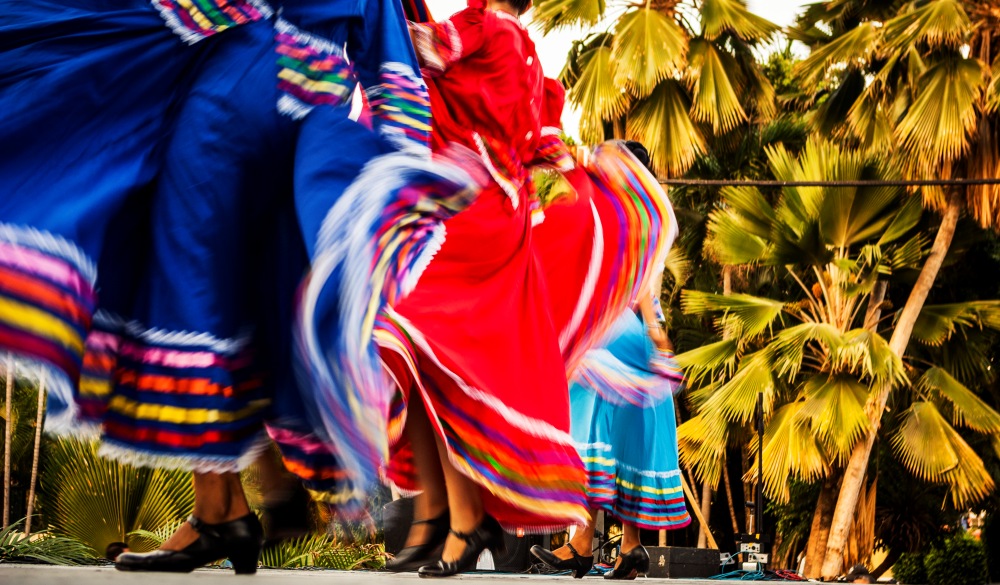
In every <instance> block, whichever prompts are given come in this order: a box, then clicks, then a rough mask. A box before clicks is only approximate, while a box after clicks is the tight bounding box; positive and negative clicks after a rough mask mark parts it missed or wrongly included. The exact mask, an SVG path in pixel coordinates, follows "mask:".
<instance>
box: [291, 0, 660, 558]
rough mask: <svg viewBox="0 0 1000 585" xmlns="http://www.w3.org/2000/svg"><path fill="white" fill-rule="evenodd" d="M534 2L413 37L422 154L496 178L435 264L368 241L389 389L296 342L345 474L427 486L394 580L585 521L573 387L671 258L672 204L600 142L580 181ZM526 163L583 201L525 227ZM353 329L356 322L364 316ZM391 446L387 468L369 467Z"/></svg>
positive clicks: (447, 237)
mask: <svg viewBox="0 0 1000 585" xmlns="http://www.w3.org/2000/svg"><path fill="white" fill-rule="evenodd" d="M528 5H529V0H507V1H503V2H499V1H496V0H490V2H489V4H483V3H481V1H480V0H474V1H473V2H472V3H470V6H469V7H468V8H467V9H465V10H463V11H461V12H459V13H458V14H456V15H454V16H453V17H452V18H450V19H449V20H446V21H443V22H440V23H434V24H426V23H420V24H418V23H414V24H412V25H411V34H412V36H413V38H414V42H415V47H416V49H417V53H418V58H419V60H420V62H421V67H422V71H423V74H424V77H425V79H426V80H427V84H428V92H429V96H430V103H431V113H432V121H433V128H432V144H433V148H434V150H436V151H439V150H443V149H445V148H450V147H451V145H454V144H457V145H460V146H463V147H465V148H467V149H470V150H472V151H473V152H475V153H477V154H478V159H479V161H478V163H477V164H475V165H474V166H476V167H482V168H484V169H485V170H486V172H487V173H488V175H487V176H488V178H489V180H488V181H486V186H485V187H484V188H482V189H481V190H480V192H479V193H478V195H477V197H476V200H475V202H474V203H473V204H472V205H471V206H470V207H469V208H468V209H466V210H464V211H461V212H460V213H458V214H457V215H455V216H454V217H452V218H451V219H448V220H446V221H445V222H444V223H443V226H442V227H441V228H439V229H435V231H434V233H433V242H434V245H433V246H427V249H429V250H433V249H436V254H426V253H423V254H420V255H419V256H415V255H407V254H405V253H404V254H403V256H405V257H406V260H405V265H401V264H400V261H399V260H398V258H399V256H398V255H397V256H393V254H392V253H389V252H387V251H388V250H405V248H406V245H405V242H404V243H397V242H395V240H393V239H392V238H390V237H382V238H379V239H378V241H374V242H371V248H372V249H373V251H374V253H373V256H372V260H371V262H370V265H371V267H372V268H371V272H370V273H369V274H366V275H358V277H357V278H355V279H354V280H353V281H352V282H356V283H357V285H358V287H359V288H365V287H369V288H370V289H371V291H370V292H372V293H374V292H375V291H389V292H388V293H387V294H385V295H384V297H382V298H384V299H385V303H384V304H383V301H380V300H379V299H377V298H373V300H372V302H370V303H368V305H367V307H368V308H367V309H366V311H371V310H372V307H375V306H378V307H381V311H380V312H378V317H377V318H374V317H373V318H371V321H374V322H375V323H374V342H375V343H377V345H378V346H379V349H380V352H379V354H380V356H381V360H382V361H383V362H384V365H385V366H386V371H387V372H388V373H389V377H390V378H391V380H392V382H393V383H392V384H388V383H386V381H385V380H384V378H383V377H382V376H381V372H376V371H374V370H375V369H377V366H378V364H377V363H375V364H373V363H372V360H371V359H369V358H366V357H365V356H367V355H369V354H368V350H367V349H366V348H365V347H361V348H358V347H357V344H352V343H350V342H349V341H341V342H339V345H338V346H337V347H336V348H334V349H332V350H331V349H330V348H327V347H323V344H322V343H313V344H312V345H309V347H310V348H311V349H312V351H311V352H310V354H309V356H308V358H309V359H308V360H307V366H308V368H309V369H310V372H311V373H312V374H313V376H314V380H315V382H314V387H315V388H316V389H317V390H316V394H317V397H318V399H319V401H320V403H322V402H324V401H326V402H329V403H331V404H333V403H336V404H341V405H343V406H344V408H342V409H341V408H338V409H327V410H328V411H330V412H331V413H333V414H331V417H330V418H329V420H324V421H323V422H324V426H325V429H326V430H327V432H329V433H330V434H331V435H335V434H336V433H337V432H338V429H342V431H341V432H342V433H343V434H344V435H345V437H346V436H347V434H348V433H350V439H349V440H344V441H338V443H337V444H338V445H341V447H339V449H340V450H344V449H348V450H350V453H348V455H356V456H348V457H344V458H343V461H344V462H345V466H346V467H347V469H346V473H348V474H351V475H354V476H357V477H364V476H368V475H370V474H371V467H373V466H376V465H379V464H381V463H384V464H385V469H384V470H383V471H384V473H385V475H386V477H387V479H388V480H390V481H392V482H393V483H395V484H396V485H397V486H398V487H399V488H401V489H402V490H403V491H409V492H418V491H419V492H421V493H422V495H421V496H420V497H418V498H417V501H416V505H415V518H416V522H415V523H414V527H413V528H412V529H411V533H410V537H409V540H408V543H407V544H408V546H407V547H406V548H405V549H404V550H403V551H402V552H401V553H400V554H399V555H397V557H396V558H395V559H394V560H393V561H391V562H390V563H389V565H388V568H389V569H390V570H396V571H405V570H414V569H418V568H419V570H420V573H421V575H424V576H448V575H452V574H455V573H456V572H459V571H462V570H467V569H469V568H471V567H472V566H473V565H474V563H475V561H476V559H477V558H478V556H479V554H480V552H481V551H482V550H483V549H484V548H487V547H494V546H496V545H499V544H501V543H502V540H501V537H502V532H503V528H506V529H515V528H517V529H523V530H526V531H545V530H550V529H561V528H563V527H565V526H567V525H570V524H584V523H585V522H586V521H587V519H588V512H587V503H586V497H585V490H584V486H585V479H586V478H585V474H584V469H583V464H582V462H581V460H580V458H579V455H578V453H577V451H576V448H575V444H574V442H573V440H572V437H571V435H570V433H569V429H570V426H569V425H570V417H569V398H568V387H567V377H568V374H569V372H571V371H572V370H573V368H574V367H575V363H576V361H578V359H579V357H580V356H581V355H582V354H583V352H585V351H586V349H588V348H589V347H590V346H591V345H592V344H594V343H595V342H596V341H597V340H598V339H600V338H601V337H602V336H603V335H604V333H605V332H606V330H607V329H608V328H609V327H610V326H611V324H612V323H613V321H614V319H615V317H616V316H617V315H618V314H619V313H620V312H621V311H622V310H624V309H625V308H626V307H628V306H631V305H632V304H633V303H634V301H635V299H636V297H637V295H638V291H639V290H640V288H641V287H643V286H645V285H646V283H647V282H648V280H649V278H650V275H651V274H653V273H658V271H656V270H653V269H651V267H652V266H653V265H654V264H656V263H657V262H662V260H663V258H664V254H665V241H664V240H665V238H664V237H663V231H664V222H663V219H664V217H666V212H665V206H666V205H668V203H667V201H666V198H665V197H663V196H662V191H661V190H659V188H658V186H657V185H656V184H655V179H654V178H653V177H652V176H651V175H649V174H648V173H647V172H646V171H645V170H644V169H643V168H642V166H641V164H639V163H638V162H637V161H635V159H634V158H633V157H632V156H631V155H630V154H629V153H628V152H627V150H625V149H624V147H622V146H620V145H618V144H613V143H612V144H606V145H602V146H600V147H598V148H597V149H596V150H595V151H594V153H593V155H592V157H590V159H591V160H590V162H588V164H587V165H585V166H584V168H577V167H576V166H575V164H574V160H573V157H572V156H570V154H569V152H568V151H567V149H566V147H565V145H564V144H562V142H561V140H560V139H559V137H558V133H559V132H558V130H557V129H556V128H555V127H556V126H558V119H559V114H560V113H561V111H562V98H563V92H562V89H561V87H560V86H559V85H558V83H556V82H552V81H547V80H546V79H545V78H544V76H543V74H542V70H541V66H540V64H539V62H538V55H537V54H536V52H535V47H534V44H533V43H532V41H531V39H530V38H529V36H528V33H527V31H526V30H525V29H524V27H523V26H522V25H521V23H520V22H519V20H518V15H520V14H521V12H523V11H524V10H525V9H527V7H528ZM536 164H546V165H548V166H551V167H553V168H555V169H556V170H558V171H560V172H563V173H565V174H566V176H567V177H568V178H570V180H571V182H572V183H573V184H574V186H575V187H576V196H575V198H572V199H571V200H570V201H569V202H567V204H560V205H554V206H552V207H550V208H549V209H547V210H545V211H544V213H545V215H546V216H547V218H546V219H545V220H544V222H543V223H542V224H541V225H539V226H538V227H536V228H533V223H534V222H533V215H534V216H535V218H536V219H540V216H538V215H536V214H533V213H532V210H533V209H534V207H535V203H536V202H535V201H534V200H535V192H534V186H533V183H532V180H531V167H532V166H533V165H536ZM373 172H374V171H373ZM385 180H392V178H391V177H386V179H385ZM539 243H544V246H539ZM384 250H385V251H384ZM347 255H350V254H349V253H348V254H347ZM314 277H315V278H314V280H313V282H314V283H315V285H310V286H309V287H308V290H307V292H306V294H305V295H304V298H303V304H302V306H303V307H304V310H303V311H302V315H303V316H304V321H303V332H304V333H303V339H305V340H307V341H311V340H315V339H317V337H316V336H315V333H316V332H317V331H320V330H321V329H322V327H323V322H322V321H321V320H319V319H316V318H314V317H313V315H314V314H315V313H316V311H315V310H313V308H314V307H316V306H318V305H321V304H322V299H321V298H320V297H319V296H318V294H317V293H315V292H312V291H318V290H321V289H322V286H323V283H322V273H321V272H319V271H316V270H314ZM365 294H368V293H365ZM363 296H364V295H361V293H356V294H355V293H350V294H342V295H341V298H355V297H356V298H363ZM366 314H367V313H366ZM358 322H359V323H362V324H363V325H364V327H368V323H369V318H368V317H364V318H359V319H358ZM360 333H361V337H355V338H353V339H356V340H357V342H358V343H359V344H361V345H362V346H364V345H365V344H367V343H368V340H367V337H366V336H367V330H361V332H360ZM326 356H333V357H332V359H331V358H330V357H326ZM358 356H361V357H360V359H359V358H358ZM379 411H382V412H385V414H386V417H385V418H384V419H383V418H380V417H379V416H377V413H378V412H379ZM337 413H340V415H342V416H343V417H345V418H346V420H341V419H337V418H333V417H334V416H335V415H337ZM337 416H339V415H337ZM386 438H388V444H387V445H386ZM369 444H370V446H371V447H373V448H369ZM385 447H388V449H387V451H388V461H386V462H378V461H374V460H373V458H372V457H371V456H370V455H369V454H368V453H370V452H378V451H379V450H381V449H384V448H385ZM352 466H356V468H353V467H352Z"/></svg>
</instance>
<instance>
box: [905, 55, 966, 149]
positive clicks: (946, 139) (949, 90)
mask: <svg viewBox="0 0 1000 585" xmlns="http://www.w3.org/2000/svg"><path fill="white" fill-rule="evenodd" d="M982 84H983V70H982V67H981V65H980V63H979V61H977V60H976V59H961V58H956V57H952V58H946V59H944V60H942V61H941V62H940V63H937V64H936V65H934V66H933V67H931V68H930V69H928V70H927V73H925V74H924V75H923V76H922V77H921V78H920V87H921V91H920V93H919V94H918V95H917V97H916V100H914V102H913V104H912V105H911V106H910V108H909V111H908V112H907V113H906V115H905V116H904V117H903V119H902V120H900V122H899V125H898V126H897V129H896V131H897V135H898V136H899V139H900V141H901V143H902V145H903V147H904V148H906V150H908V151H909V152H911V153H917V154H919V155H920V160H922V161H925V162H927V163H931V164H938V163H941V162H944V161H948V160H953V159H955V158H958V157H959V156H961V155H962V154H964V153H965V152H966V151H968V149H969V138H970V136H971V135H972V134H973V132H975V130H976V102H977V100H978V99H979V95H980V93H981V91H982Z"/></svg>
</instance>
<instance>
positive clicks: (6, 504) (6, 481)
mask: <svg viewBox="0 0 1000 585" xmlns="http://www.w3.org/2000/svg"><path fill="white" fill-rule="evenodd" d="M13 408H14V354H13V353H8V354H7V408H6V409H5V411H4V415H5V417H6V418H4V422H3V428H4V433H3V527H4V528H7V527H8V526H10V444H11V433H13V432H14V431H13V426H12V425H11V419H12V418H13V414H14V413H13Z"/></svg>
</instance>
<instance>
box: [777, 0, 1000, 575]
mask: <svg viewBox="0 0 1000 585" xmlns="http://www.w3.org/2000/svg"><path fill="white" fill-rule="evenodd" d="M794 34H795V35H796V36H797V38H799V39H800V40H803V41H805V42H807V43H809V44H810V46H811V47H812V54H811V55H810V57H809V58H808V59H806V60H805V61H803V62H802V63H801V64H800V65H799V67H798V69H797V74H798V77H799V80H800V84H801V86H802V87H803V89H805V90H807V91H808V89H809V88H812V87H815V86H816V85H817V84H820V83H826V84H828V85H829V87H830V90H829V92H823V95H822V96H821V97H822V101H818V102H817V104H816V108H815V111H814V112H813V114H812V116H813V125H814V127H815V128H816V129H817V130H819V131H820V132H823V133H826V134H829V135H832V136H837V137H839V138H840V139H846V140H854V141H856V142H857V143H858V144H860V145H861V146H863V147H865V148H872V149H882V150H885V151H892V152H895V153H896V154H897V155H898V159H899V161H900V164H901V166H902V168H903V172H904V174H905V176H907V177H910V178H917V179H939V178H945V179H950V178H972V179H984V178H990V179H997V178H1000V150H998V149H1000V112H998V106H1000V12H998V11H997V9H996V5H995V3H994V2H991V1H989V0H915V1H911V2H899V1H896V2H869V1H867V0H842V1H837V2H826V3H818V4H814V5H812V6H811V7H810V8H809V9H808V10H807V11H806V12H805V14H804V15H803V17H802V18H801V20H800V22H799V25H798V27H797V29H796V30H795V31H794ZM921 194H922V198H923V200H924V203H925V204H926V205H928V206H929V207H931V208H933V209H935V210H938V211H940V212H941V214H942V221H941V225H940V227H939V229H938V232H937V236H936V238H935V241H934V244H933V246H932V248H931V253H930V254H929V255H928V257H927V260H926V262H925V264H924V266H923V269H922V271H921V274H920V277H919V278H918V280H917V282H916V283H915V285H914V287H913V290H912V293H911V294H910V296H909V298H908V300H907V303H906V305H905V306H904V308H903V310H902V311H901V313H900V315H899V316H898V320H897V323H896V327H895V328H894V330H893V334H892V337H891V338H890V347H891V348H892V351H893V352H894V353H895V354H896V355H899V356H901V355H903V353H904V352H905V350H906V347H907V345H908V344H909V341H910V337H911V329H912V327H913V325H914V323H915V321H916V319H917V317H918V315H919V314H920V312H921V309H922V307H923V305H924V303H925V302H926V299H927V297H928V294H929V292H930V290H931V287H932V285H933V283H934V281H935V279H936V278H937V275H938V272H939V270H940V267H941V264H942V262H943V261H944V258H945V255H946V253H947V250H948V248H949V246H950V245H951V242H952V239H953V238H954V234H955V228H956V225H957V223H958V219H959V216H960V214H961V212H962V211H965V212H967V213H968V214H969V215H970V216H972V217H974V218H975V219H976V220H977V221H978V222H979V223H980V224H981V225H982V226H984V227H987V228H992V229H994V230H1000V185H977V186H970V187H965V188H961V187H946V188H923V189H922V190H921ZM890 390H891V388H890V387H888V386H885V387H882V388H881V389H880V391H879V392H877V393H875V394H874V395H873V396H872V397H871V399H870V401H869V404H868V405H867V408H866V410H867V411H868V413H869V418H870V419H871V424H870V425H869V429H868V430H867V432H866V441H864V442H863V443H859V444H858V446H857V448H856V450H855V452H854V453H853V454H852V456H851V460H850V462H849V465H848V468H847V473H846V477H845V481H844V482H843V485H842V487H841V492H840V496H839V498H838V504H837V508H836V512H835V514H834V518H833V526H832V527H831V532H830V538H829V541H828V543H827V547H826V548H827V553H826V559H825V561H824V566H823V570H822V573H823V576H824V577H834V576H836V575H837V574H838V573H839V572H840V569H841V558H842V555H841V552H842V550H843V546H844V542H845V540H846V538H847V533H848V530H849V523H850V517H851V516H852V515H853V510H854V507H855V505H856V502H857V496H858V493H859V491H860V489H861V484H862V482H863V478H864V473H865V468H866V466H867V463H868V459H869V456H870V454H871V450H872V445H873V443H874V440H875V434H876V432H877V429H878V425H879V422H880V419H881V416H882V413H883V412H884V410H885V405H886V402H887V400H888V397H889V393H890Z"/></svg>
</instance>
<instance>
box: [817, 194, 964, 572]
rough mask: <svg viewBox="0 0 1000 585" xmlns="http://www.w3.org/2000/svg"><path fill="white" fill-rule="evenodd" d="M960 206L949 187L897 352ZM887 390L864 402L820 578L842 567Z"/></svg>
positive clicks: (899, 327)
mask: <svg viewBox="0 0 1000 585" xmlns="http://www.w3.org/2000/svg"><path fill="white" fill-rule="evenodd" d="M961 208H962V193H961V191H959V190H958V189H953V190H952V191H951V192H950V193H949V195H948V203H947V206H946V207H945V212H944V216H943V217H942V218H941V227H939V228H938V233H937V236H935V238H934V245H933V246H932V247H931V253H930V255H929V256H928V257H927V261H926V262H925V263H924V267H923V269H921V271H920V276H919V277H918V278H917V282H916V284H914V285H913V290H912V291H910V296H909V298H907V299H906V305H905V306H904V307H903V310H902V312H900V314H899V320H898V321H897V322H896V327H895V329H893V332H892V337H891V338H890V339H889V348H890V349H892V351H893V352H894V353H895V354H896V355H898V356H902V355H903V353H904V352H905V351H906V346H907V345H909V343H910V336H911V335H912V333H913V325H914V324H915V323H916V321H917V317H918V316H919V315H920V311H921V310H922V309H923V307H924V303H925V302H926V301H927V296H928V295H929V294H930V292H931V288H933V286H934V281H935V280H936V279H937V275H938V272H940V270H941V264H942V263H943V262H944V258H945V256H946V255H947V253H948V248H950V247H951V242H952V240H953V239H954V237H955V228H956V227H957V226H958V216H959V212H960V211H961ZM891 390H892V387H891V386H890V385H885V386H883V387H882V388H879V390H878V393H877V395H876V396H875V397H874V399H873V400H869V403H868V405H867V406H866V410H868V416H869V417H870V418H871V421H872V425H871V428H870V429H869V430H868V436H867V437H866V438H865V441H864V442H861V443H858V445H857V446H856V447H855V448H854V451H853V452H852V453H851V459H850V461H849V462H848V464H847V469H845V470H844V481H843V483H842V484H841V487H840V497H839V498H838V499H837V508H836V510H835V511H834V514H833V523H832V525H831V526H830V538H829V540H828V541H827V544H826V555H825V557H824V560H823V569H822V571H821V573H822V576H823V578H824V579H832V578H834V577H837V576H838V575H840V572H841V569H843V564H844V545H845V544H846V543H847V536H848V533H849V532H850V529H851V524H852V522H853V519H854V510H855V508H856V507H857V505H858V496H859V495H860V494H861V487H862V485H863V483H864V479H865V471H866V470H867V468H868V458H869V457H870V456H871V452H872V447H873V446H874V445H875V438H876V436H877V435H878V429H879V423H881V421H882V412H883V411H885V405H886V402H887V401H888V400H889V392H890V391H891Z"/></svg>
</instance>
